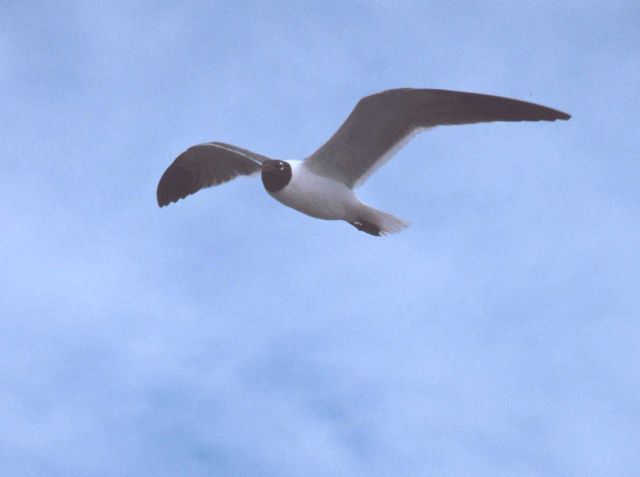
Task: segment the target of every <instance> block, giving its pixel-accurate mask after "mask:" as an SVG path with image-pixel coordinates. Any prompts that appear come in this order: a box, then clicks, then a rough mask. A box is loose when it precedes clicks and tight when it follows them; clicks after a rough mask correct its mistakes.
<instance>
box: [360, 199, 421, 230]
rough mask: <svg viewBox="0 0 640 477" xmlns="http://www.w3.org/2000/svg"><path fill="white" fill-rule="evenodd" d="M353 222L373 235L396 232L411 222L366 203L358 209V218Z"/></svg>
mask: <svg viewBox="0 0 640 477" xmlns="http://www.w3.org/2000/svg"><path fill="white" fill-rule="evenodd" d="M351 224H352V225H353V226H354V227H356V228H357V229H358V230H362V231H363V232H367V233H369V234H371V235H388V234H395V233H397V232H400V231H401V230H402V229H404V228H406V227H408V226H409V222H407V221H405V220H402V219H399V218H397V217H394V216H393V215H391V214H387V213H386V212H382V211H380V210H377V209H374V208H373V207H369V206H368V205H364V204H362V205H361V207H360V210H359V211H358V220H357V221H355V222H352V223H351Z"/></svg>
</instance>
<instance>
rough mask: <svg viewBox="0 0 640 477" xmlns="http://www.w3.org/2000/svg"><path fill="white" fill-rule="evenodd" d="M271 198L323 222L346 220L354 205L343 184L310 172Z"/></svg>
mask: <svg viewBox="0 0 640 477" xmlns="http://www.w3.org/2000/svg"><path fill="white" fill-rule="evenodd" d="M270 195H271V196H272V197H274V198H275V199H276V200H278V201H280V202H281V203H283V204H284V205H286V206H289V207H291V208H293V209H296V210H298V211H300V212H302V213H304V214H307V215H310V216H312V217H316V218H318V219H325V220H347V219H349V218H350V216H351V210H352V209H353V208H354V206H355V205H356V203H357V199H356V197H355V195H354V193H353V191H352V190H351V189H350V188H348V187H347V186H346V185H344V184H342V183H340V182H337V181H334V180H331V179H328V178H325V177H321V176H317V175H315V174H313V175H312V173H308V174H301V175H299V176H298V177H296V176H295V172H294V177H293V178H292V180H291V182H290V183H289V184H287V186H286V187H285V188H284V189H282V190H280V191H278V192H274V193H270Z"/></svg>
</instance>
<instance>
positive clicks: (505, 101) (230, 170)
mask: <svg viewBox="0 0 640 477" xmlns="http://www.w3.org/2000/svg"><path fill="white" fill-rule="evenodd" d="M570 117H571V116H570V115H568V114H566V113H563V112H561V111H557V110H555V109H551V108H548V107H546V106H541V105H539V104H533V103H528V102H525V101H520V100H517V99H510V98H503V97H499V96H491V95H486V94H476V93H463V92H458V91H446V90H439V89H410V88H402V89H391V90H387V91H383V92H381V93H377V94H373V95H371V96H366V97H364V98H362V99H361V100H360V101H358V104H356V107H355V108H354V109H353V111H352V112H351V114H350V115H349V117H347V119H346V120H345V122H344V123H343V124H342V126H340V128H339V129H338V130H337V131H336V132H335V133H334V135H333V136H331V138H330V139H329V140H328V141H327V142H326V143H325V144H323V145H322V146H321V147H320V149H318V150H317V151H316V152H314V153H313V154H312V155H311V156H309V157H307V158H306V159H304V160H287V161H285V160H273V159H270V158H268V157H265V156H261V155H260V154H256V153H255V152H251V151H247V150H246V149H242V148H240V147H237V146H232V145H229V144H224V143H221V142H207V143H204V144H198V145H195V146H192V147H190V148H189V149H187V150H186V151H185V152H183V153H182V154H180V155H179V156H178V157H177V158H176V159H175V160H174V161H173V163H172V164H171V165H170V166H169V167H168V168H167V170H166V171H165V172H164V174H163V175H162V177H161V178H160V182H159V184H158V190H157V198H158V205H159V206H160V207H163V206H165V205H168V204H170V203H171V202H176V201H178V200H179V199H183V198H185V197H186V196H188V195H190V194H194V193H195V192H197V191H199V190H200V189H203V188H205V187H211V186H214V185H218V184H222V183H223V182H227V181H230V180H231V179H233V178H234V177H236V176H239V175H246V176H248V175H252V174H255V173H257V172H261V176H262V184H263V185H264V188H265V189H266V191H267V192H268V193H269V195H271V196H272V197H273V198H275V199H276V200H278V201H280V202H281V203H283V204H284V205H286V206H289V207H292V208H294V209H296V210H298V211H300V212H302V213H304V214H307V215H310V216H312V217H316V218H319V219H325V220H344V221H346V222H348V223H350V224H351V225H353V226H354V227H355V228H357V229H358V230H361V231H363V232H366V233H368V234H371V235H376V236H379V235H386V234H389V233H394V232H399V231H400V230H402V229H403V228H405V227H406V226H407V225H408V223H407V222H405V221H403V220H400V219H398V218H396V217H394V216H393V215H391V214H387V213H385V212H382V211H380V210H376V209H374V208H372V207H369V206H368V205H366V204H364V203H362V202H361V201H360V200H359V199H358V198H357V197H356V195H355V192H354V189H355V188H356V187H358V186H359V185H361V184H362V183H364V181H365V180H366V179H367V178H368V177H369V176H370V175H371V174H372V173H373V172H374V171H375V170H376V169H377V168H378V167H380V166H381V165H382V164H384V163H385V162H386V161H387V160H389V159H390V158H391V156H392V155H393V154H394V153H395V152H396V151H397V150H398V149H400V147H402V146H403V145H404V144H406V143H407V142H408V141H409V140H410V139H411V138H412V137H413V136H414V135H415V134H417V133H418V132H421V131H424V130H426V129H430V128H433V127H435V126H444V125H453V124H473V123H484V122H492V121H555V120H556V119H565V120H566V119H569V118H570Z"/></svg>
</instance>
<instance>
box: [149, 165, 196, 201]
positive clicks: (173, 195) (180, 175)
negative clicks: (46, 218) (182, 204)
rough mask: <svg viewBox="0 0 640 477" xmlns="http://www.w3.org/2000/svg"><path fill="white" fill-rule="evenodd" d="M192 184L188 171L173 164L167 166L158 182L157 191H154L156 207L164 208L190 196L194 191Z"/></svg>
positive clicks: (192, 179) (191, 176) (191, 175)
mask: <svg viewBox="0 0 640 477" xmlns="http://www.w3.org/2000/svg"><path fill="white" fill-rule="evenodd" d="M193 182H194V177H193V174H191V173H190V172H189V171H187V170H185V169H184V168H182V167H178V166H176V165H175V164H172V165H171V166H169V168H168V169H167V170H166V171H164V174H162V177H161V178H160V182H158V189H157V191H156V198H157V200H158V206H159V207H164V206H166V205H169V204H171V203H172V202H177V201H179V200H180V199H184V198H185V197H186V196H188V195H189V194H192V193H193V191H194V184H193ZM195 190H197V189H195Z"/></svg>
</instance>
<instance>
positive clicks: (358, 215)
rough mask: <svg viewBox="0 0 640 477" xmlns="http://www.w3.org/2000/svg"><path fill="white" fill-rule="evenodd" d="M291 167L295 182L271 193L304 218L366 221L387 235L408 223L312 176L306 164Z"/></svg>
mask: <svg viewBox="0 0 640 477" xmlns="http://www.w3.org/2000/svg"><path fill="white" fill-rule="evenodd" d="M287 162H288V163H289V164H290V165H291V173H292V177H291V181H290V182H289V184H287V185H286V187H285V188H284V189H282V190H280V191H278V192H269V195H271V196H272V197H273V198H275V199H276V200H278V201H280V202H281V203H283V204H284V205H286V206H288V207H291V208H293V209H296V210H298V211H300V212H302V213H303V214H306V215H310V216H311V217H316V218H318V219H324V220H346V221H347V222H358V221H362V220H366V221H369V222H372V223H374V224H376V225H377V226H378V227H379V228H380V230H381V232H382V233H383V234H387V233H394V232H398V231H400V230H402V229H403V228H404V227H406V226H407V225H408V223H407V222H404V221H403V220H400V219H397V218H396V217H394V216H392V215H390V214H386V213H384V212H380V211H378V210H376V209H373V208H371V207H369V206H367V205H365V204H363V203H362V202H360V200H359V199H358V198H357V197H356V195H355V194H354V192H353V189H351V188H349V187H347V186H346V185H345V184H343V183H342V182H339V181H337V180H335V179H331V178H328V177H324V176H319V175H317V174H315V173H313V172H311V171H310V170H309V169H308V168H307V167H306V166H305V165H304V163H303V162H302V161H287Z"/></svg>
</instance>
